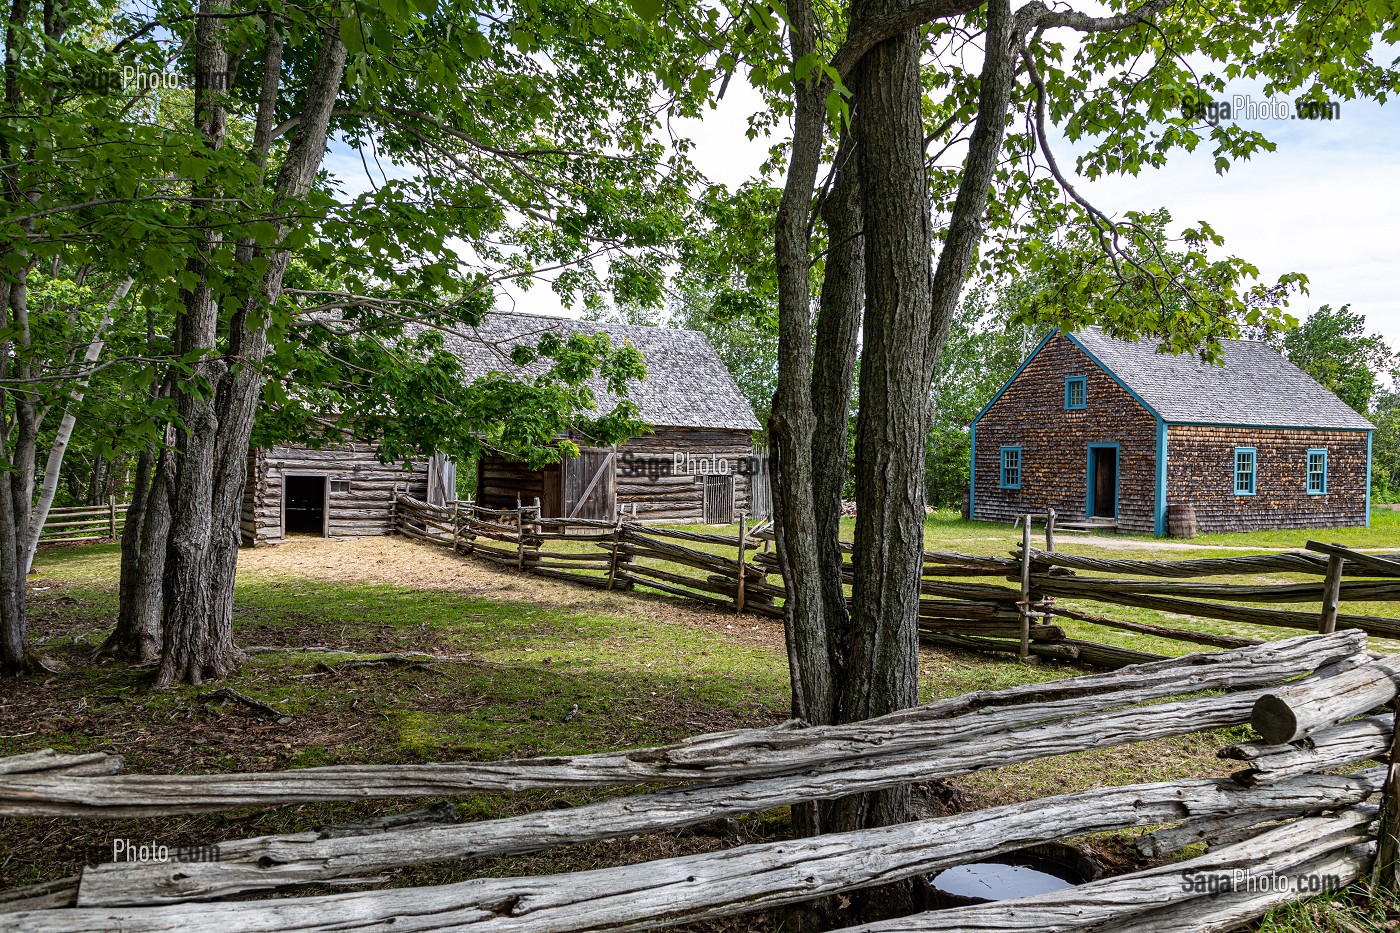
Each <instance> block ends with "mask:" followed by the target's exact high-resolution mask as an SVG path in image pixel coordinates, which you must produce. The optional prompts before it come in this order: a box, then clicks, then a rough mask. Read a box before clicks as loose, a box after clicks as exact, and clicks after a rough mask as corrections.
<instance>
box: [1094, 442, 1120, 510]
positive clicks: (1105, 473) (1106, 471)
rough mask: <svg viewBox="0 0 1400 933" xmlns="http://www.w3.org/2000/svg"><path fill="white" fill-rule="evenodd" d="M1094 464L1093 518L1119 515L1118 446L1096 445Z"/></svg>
mask: <svg viewBox="0 0 1400 933" xmlns="http://www.w3.org/2000/svg"><path fill="white" fill-rule="evenodd" d="M1092 449H1093V464H1094V470H1093V473H1094V477H1093V480H1094V508H1093V515H1092V516H1091V517H1092V518H1117V517H1118V449H1117V448H1116V447H1095V448H1092Z"/></svg>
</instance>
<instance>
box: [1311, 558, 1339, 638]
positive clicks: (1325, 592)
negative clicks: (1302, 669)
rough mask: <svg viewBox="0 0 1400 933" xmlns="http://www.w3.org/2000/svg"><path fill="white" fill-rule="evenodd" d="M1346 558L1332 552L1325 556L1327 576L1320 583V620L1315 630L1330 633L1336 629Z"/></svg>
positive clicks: (1324, 633) (1325, 633)
mask: <svg viewBox="0 0 1400 933" xmlns="http://www.w3.org/2000/svg"><path fill="white" fill-rule="evenodd" d="M1345 564H1346V559H1345V558H1342V557H1338V556H1337V555H1335V554H1333V555H1331V556H1330V557H1328V558H1327V577H1326V579H1325V581H1324V582H1323V585H1322V622H1321V624H1319V625H1318V627H1317V630H1318V632H1319V633H1320V634H1323V635H1330V634H1332V633H1333V632H1335V631H1336V630H1337V611H1338V609H1339V608H1340V607H1341V601H1342V568H1343V565H1345Z"/></svg>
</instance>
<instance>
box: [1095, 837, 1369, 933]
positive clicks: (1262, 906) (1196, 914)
mask: <svg viewBox="0 0 1400 933" xmlns="http://www.w3.org/2000/svg"><path fill="white" fill-rule="evenodd" d="M1375 849H1376V847H1375V846H1374V845H1373V844H1370V843H1367V844H1363V845H1357V846H1351V847H1349V848H1347V849H1343V850H1340V851H1337V852H1331V853H1328V854H1327V855H1325V856H1323V857H1321V858H1318V859H1314V860H1313V861H1310V862H1304V863H1303V864H1301V865H1298V866H1296V867H1295V868H1293V869H1292V870H1291V871H1290V872H1289V874H1288V876H1287V878H1286V882H1287V883H1286V884H1284V885H1283V886H1281V887H1280V888H1278V889H1274V888H1269V889H1268V890H1265V891H1260V890H1259V889H1258V888H1246V889H1244V890H1230V891H1226V892H1223V893H1221V894H1220V895H1219V896H1217V897H1213V898H1202V899H1198V900H1195V901H1191V902H1189V903H1187V904H1185V905H1182V906H1180V907H1166V908H1163V909H1162V910H1151V911H1148V912H1147V913H1145V914H1142V915H1141V916H1140V917H1137V918H1135V919H1134V920H1133V921H1132V922H1129V923H1121V924H1114V927H1113V931H1114V933H1226V931H1234V930H1239V929H1240V928H1241V926H1242V925H1243V924H1244V923H1246V922H1247V921H1250V920H1255V919H1258V918H1259V917H1262V916H1263V915H1264V914H1266V913H1268V912H1269V911H1270V910H1272V909H1274V908H1275V907H1279V906H1282V905H1283V904H1287V903H1289V902H1291V901H1296V900H1301V899H1303V898H1306V897H1312V896H1315V895H1317V894H1319V893H1322V889H1320V888H1319V887H1318V886H1317V883H1318V882H1320V881H1323V880H1326V881H1327V882H1328V884H1327V885H1325V887H1332V886H1334V885H1340V886H1346V885H1348V884H1351V883H1353V882H1354V881H1356V880H1357V879H1358V878H1360V877H1362V876H1363V875H1364V874H1365V871H1366V866H1367V865H1369V864H1371V862H1372V861H1373V860H1374V859H1375ZM1256 876H1257V872H1256Z"/></svg>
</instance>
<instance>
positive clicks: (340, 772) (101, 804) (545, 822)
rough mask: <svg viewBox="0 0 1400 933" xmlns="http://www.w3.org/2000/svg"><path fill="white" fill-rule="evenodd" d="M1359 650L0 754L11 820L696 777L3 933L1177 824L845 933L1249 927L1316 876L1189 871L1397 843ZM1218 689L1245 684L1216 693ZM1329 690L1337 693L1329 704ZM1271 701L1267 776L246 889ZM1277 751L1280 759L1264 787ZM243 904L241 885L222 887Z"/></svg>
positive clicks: (977, 760)
mask: <svg viewBox="0 0 1400 933" xmlns="http://www.w3.org/2000/svg"><path fill="white" fill-rule="evenodd" d="M1365 649H1366V640H1365V636H1364V634H1362V633H1360V632H1356V631H1343V632H1338V633H1334V634H1327V635H1312V636H1304V637H1300V638H1293V639H1288V640H1285V641H1279V642H1269V643H1266V644H1260V645H1251V646H1247V647H1244V648H1239V649H1234V650H1231V651H1224V652H1210V653H1203V654H1195V655H1188V656H1186V657H1182V658H1176V659H1170V660H1166V661H1159V662H1155V663H1152V664H1147V665H1142V666H1139V667H1132V668H1127V669H1124V670H1120V671H1114V672H1110V673H1101V674H1093V675H1088V676H1084V677H1078V678H1074V679H1070V680H1064V681H1058V682H1052V683H1048V684H1032V685H1025V686H1021V687H1015V688H1011V689H1008V690H1000V691H988V692H979V693H974V694H968V695H965V696H962V697H957V698H953V699H949V700H940V701H937V702H935V703H931V704H928V705H926V706H922V707H917V708H914V709H910V710H903V711H901V712H898V713H895V714H892V715H889V716H884V717H880V718H878V719H873V720H868V721H866V722H862V723H855V724H851V725H845V726H826V727H806V726H804V725H802V724H800V723H786V724H783V725H779V726H775V727H770V728H765V729H741V730H733V731H729V732H723V733H716V734H712V735H705V736H698V737H695V738H692V739H687V740H685V741H682V742H678V743H675V744H673V745H668V746H662V747H657V748H649V749H638V750H634V751H622V752H607V753H601V754H594V755H578V756H561V757H554V758H548V759H526V760H517V761H501V762H455V763H444V764H430V765H396V766H392V767H378V766H364V767H352V766H345V767H335V768H309V769H302V770H293V771H287V772H278V773H268V774H241V775H217V774H214V775H126V774H122V773H120V772H119V768H120V759H118V758H115V757H114V756H104V755H57V754H54V753H52V752H49V753H37V754H30V755H23V756H16V757H14V758H9V759H0V814H4V815H26V816H34V815H39V814H54V813H58V814H64V815H80V816H130V815H154V814H167V815H170V814H179V813H189V812H196V811H200V810H208V809H212V808H216V807H217V808H224V807H229V806H249V805H257V806H286V805H295V804H298V803H302V802H306V801H308V800H358V799H364V798H365V797H370V796H414V795H428V794H431V795H442V794H446V795H460V794H469V793H479V792H482V791H499V792H511V791H515V790H528V789H538V788H542V787H554V788H578V787H585V786H593V787H603V786H614V785H638V784H642V785H654V784H656V783H678V784H680V785H681V786H679V787H672V788H668V789H664V790H659V791H658V790H649V791H645V792H642V793H634V794H632V795H629V796H620V797H612V798H608V799H604V800H601V801H598V802H595V803H590V804H585V805H583V806H577V807H566V808H562V809H553V810H544V811H541V812H536V813H529V814H525V815H521V816H511V817H506V818H501V819H491V820H483V821H480V822H474V823H467V824H456V823H442V822H438V821H436V820H433V821H425V820H423V819H418V818H414V817H412V816H410V817H409V818H404V819H395V820H384V821H377V822H376V823H374V824H372V825H370V826H369V827H367V828H361V829H357V830H356V831H355V834H354V835H348V834H346V833H345V832H343V831H334V830H332V831H323V832H314V831H313V832H302V833H292V834H286V835H278V836H264V837H259V838H254V839H242V840H233V841H229V842H222V843H219V845H218V858H217V859H216V860H207V861H191V862H169V863H161V862H148V863H139V862H113V863H108V864H101V865H95V866H89V867H87V868H85V869H83V871H82V873H81V874H80V875H79V876H76V877H74V878H67V879H60V880H58V881H54V882H49V883H46V884H41V885H36V886H33V887H31V888H27V889H21V890H18V891H10V892H0V929H4V930H9V929H14V930H25V931H37V933H60V931H62V933H74V931H96V930H109V929H121V930H124V931H128V933H136V931H152V933H154V931H172V930H177V929H211V930H212V929H217V930H221V931H239V930H264V931H272V930H279V931H280V930H332V929H334V930H356V929H371V928H374V929H382V928H384V927H385V926H387V925H389V924H392V926H393V929H395V930H429V929H443V928H447V927H451V928H453V929H473V930H482V931H505V930H510V931H515V933H532V931H538V933H543V931H553V933H569V931H575V933H583V931H603V930H645V929H655V928H660V927H666V926H672V925H676V924H681V923H691V922H695V921H699V920H705V919H711V918H720V917H729V916H736V915H741V914H744V913H747V912H751V911H755V910H763V909H770V908H774V907H781V906H783V905H787V904H795V903H800V902H803V901H808V900H811V899H814V898H818V897H825V896H829V895H835V894H842V893H846V892H851V891H855V890H859V889H861V888H866V887H870V886H874V885H878V884H883V883H887V882H890V881H893V880H897V879H901V878H912V877H915V876H919V875H924V874H926V873H928V872H932V871H937V870H940V869H943V868H947V867H951V866H954V865H959V864H966V863H969V862H975V861H979V860H985V859H987V858H991V857H994V856H996V855H997V854H999V853H1004V852H1008V851H1012V850H1017V849H1021V848H1025V847H1027V846H1030V845H1034V844H1039V843H1044V842H1053V841H1056V840H1059V839H1063V838H1066V837H1072V836H1078V835H1083V834H1085V833H1091V832H1105V831H1112V830H1119V829H1124V828H1128V827H1163V828H1161V829H1158V830H1157V831H1156V832H1154V833H1153V835H1152V837H1151V841H1150V845H1152V846H1154V847H1155V850H1156V851H1158V852H1159V853H1160V854H1168V853H1170V852H1173V851H1176V850H1177V849H1179V848H1181V847H1183V846H1185V845H1189V844H1192V843H1193V842H1198V841H1201V840H1207V841H1209V842H1211V847H1210V850H1209V851H1208V853H1207V854H1206V855H1204V856H1198V857H1196V858H1192V859H1189V860H1187V861H1184V862H1176V863H1172V864H1169V865H1165V866H1162V867H1159V868H1153V869H1150V870H1148V871H1142V872H1136V873H1133V874H1128V875H1123V876H1119V877H1115V878H1108V879H1104V880H1102V881H1098V882H1093V883H1090V884H1085V885H1080V886H1077V887H1074V888H1071V889H1067V890H1065V891H1060V892H1056V893H1054V894H1050V895H1043V896H1040V897H1036V898H1021V899H1016V900H1014V901H1006V902H998V903H992V904H983V905H976V906H973V907H968V908H960V909H957V910H950V911H939V912H937V913H927V914H915V915H913V916H910V917H904V918H901V919H899V920H894V921H887V922H884V923H879V924H873V925H868V926H863V927H855V928H850V930H849V931H847V933H854V931H856V930H863V931H870V933H875V931H890V933H893V931H906V930H907V931H913V930H928V931H933V930H938V931H944V933H946V931H950V930H956V931H967V933H971V931H974V930H976V931H986V930H993V929H995V930H1011V931H1019V930H1025V931H1031V930H1036V931H1040V930H1089V929H1114V930H1121V929H1140V930H1144V931H1145V930H1159V929H1179V930H1188V929H1206V928H1210V929H1214V928H1217V927H1216V926H1213V924H1218V923H1223V922H1224V921H1223V919H1220V918H1225V917H1231V918H1240V919H1246V920H1247V919H1249V918H1251V917H1254V916H1257V914H1258V913H1259V912H1261V911H1262V910H1264V909H1266V908H1267V907H1268V906H1271V905H1272V904H1274V903H1279V902H1283V901H1287V900H1291V899H1294V898H1297V897H1301V896H1304V895H1305V894H1306V893H1307V892H1306V890H1305V889H1304V888H1303V886H1302V884H1301V883H1296V884H1291V885H1289V886H1285V887H1284V888H1281V889H1271V891H1270V897H1271V898H1273V899H1272V900H1269V901H1267V903H1266V902H1265V901H1262V900H1259V899H1257V898H1252V895H1253V894H1257V893H1258V892H1227V893H1228V895H1229V896H1220V895H1221V892H1220V891H1218V890H1214V891H1207V890H1206V889H1204V888H1202V889H1201V890H1199V891H1196V890H1193V889H1192V888H1191V887H1190V886H1183V885H1182V884H1181V881H1182V878H1183V877H1187V876H1189V875H1191V874H1192V873H1199V874H1201V875H1203V876H1206V875H1214V874H1217V873H1227V874H1228V873H1231V872H1233V871H1234V870H1236V869H1242V868H1246V867H1248V868H1251V869H1253V870H1255V871H1261V872H1270V873H1284V874H1288V875H1290V876H1296V875H1298V874H1300V873H1303V874H1305V873H1307V872H1314V873H1316V872H1324V871H1325V872H1327V873H1329V874H1335V875H1337V876H1338V877H1339V878H1341V879H1345V880H1350V879H1352V878H1356V877H1360V876H1362V875H1363V874H1365V873H1366V872H1367V871H1368V870H1370V869H1371V868H1372V866H1373V865H1374V864H1375V862H1376V856H1375V852H1376V850H1377V848H1378V845H1377V843H1378V840H1382V839H1384V838H1385V834H1386V833H1387V832H1388V831H1391V829H1388V828H1387V826H1386V825H1377V822H1376V821H1377V816H1378V814H1379V813H1382V812H1389V811H1386V810H1385V809H1384V808H1385V807H1390V806H1392V801H1391V797H1395V796H1400V787H1397V785H1396V782H1395V781H1394V780H1393V779H1391V778H1389V777H1388V774H1389V772H1388V771H1387V769H1386V768H1385V767H1371V768H1369V769H1365V770H1361V771H1357V772H1355V773H1351V774H1344V775H1343V774H1327V773H1324V772H1326V771H1331V770H1335V769H1338V768H1342V767H1347V766H1351V765H1354V764H1356V763H1357V762H1361V761H1368V760H1370V761H1377V762H1383V761H1384V760H1385V758H1386V757H1387V749H1388V748H1389V747H1390V743H1391V742H1393V737H1390V736H1388V735H1387V729H1393V718H1391V719H1387V718H1385V717H1384V716H1382V715H1379V714H1377V713H1376V709H1377V705H1378V704H1381V703H1386V702H1393V701H1394V698H1395V696H1396V694H1397V692H1400V657H1390V658H1374V657H1373V656H1372V655H1371V654H1370V653H1369V652H1367V651H1366V650H1365ZM1300 677H1301V679H1299V678H1300ZM1387 685H1388V686H1387ZM1219 690H1228V691H1230V692H1227V693H1225V694H1223V695H1210V696H1203V695H1201V691H1219ZM1319 697H1329V698H1333V699H1332V700H1331V701H1330V702H1329V703H1328V704H1325V707H1320V706H1319V704H1318V703H1317V702H1316V701H1317V698H1319ZM1338 697H1340V698H1343V699H1336V698H1338ZM1173 698H1175V699H1173ZM1162 701H1168V702H1162ZM1271 704H1272V706H1271ZM1279 704H1282V705H1284V706H1287V707H1288V708H1289V709H1291V710H1292V711H1293V714H1294V715H1295V716H1296V717H1298V719H1299V721H1306V722H1308V723H1310V724H1312V728H1311V731H1310V732H1309V734H1308V738H1307V739H1306V740H1304V741H1295V742H1292V743H1287V744H1282V745H1280V744H1277V743H1274V744H1268V739H1267V738H1266V739H1265V740H1264V741H1263V742H1253V743H1242V744H1239V745H1235V746H1231V747H1230V748H1228V749H1224V750H1222V756H1225V757H1230V758H1235V759H1239V760H1245V761H1248V762H1249V763H1250V764H1251V765H1252V766H1253V767H1252V768H1251V771H1252V772H1253V773H1254V778H1255V779H1252V780H1249V779H1244V778H1243V777H1242V776H1241V775H1236V776H1234V777H1232V778H1228V779H1187V780H1179V781H1171V782H1165V783H1156V784H1138V785H1132V786H1128V787H1114V788H1101V789H1097V790H1090V791H1084V792H1080V793H1071V794H1064V795H1058V796H1053V797H1048V798H1044V799H1040V800H1034V801H1029V802H1024V803H1016V804H1011V805H1006V806H998V807H992V808H989V809H984V810H977V811H971V812H964V813H956V814H953V815H950V816H945V817H941V818H937V819H930V820H923V821H919V822H914V823H907V824H902V825H898V826H891V827H885V828H881V829H874V830H863V831H858V832H850V833H843V834H833V835H825V836H820V837H815V838H809V839H797V840H780V841H771V842H760V843H756V844H750V845H743V846H738V847H736V848H731V849H726V850H720V851H713V852H705V853H700V854H695V855H687V856H682V857H675V858H665V859H658V860H653V861H647V862H643V863H640V864H627V865H619V866H613V867H607V868H600V869H594V870H590V871H586V872H576V873H564V874H555V875H544V876H531V877H482V878H477V879H474V880H470V881H464V882H460V883H456V884H447V885H440V886H434V887H412V888H390V889H378V888H372V889H370V890H363V891H358V892H355V893H351V894H331V895H318V896H311V897H291V898H287V897H279V898H272V899H261V900H247V899H246V897H247V895H249V894H253V893H257V892H269V891H274V890H278V889H283V888H289V887H295V886H298V885H305V884H310V883H327V882H330V883H335V882H342V883H344V882H350V881H354V882H357V883H364V882H367V881H371V882H372V881H376V880H382V879H383V878H384V873H386V872H391V871H393V870H395V869H399V868H403V867H407V866H412V865H423V864H429V863H433V862H442V861H450V860H457V859H463V858H469V857H482V856H499V855H507V854H518V853H523V852H535V851H542V850H547V849H552V848H555V847H558V846H565V845H573V844H578V843H582V842H589V841H596V840H600V839H606V838H615V837H619V836H631V835H634V834H636V833H643V832H654V831H658V830H664V829H674V828H676V827H679V826H685V825H691V824H696V823H700V822H706V821H709V820H713V819H716V818H718V817H722V816H734V815H742V814H749V813H757V812H761V811H764V810H769V809H772V808H774V807H778V806H785V805H791V804H794V803H801V802H807V801H813V800H822V799H831V798H835V797H841V796H846V795H849V794H851V793H858V792H863V791H869V790H874V789H879V788H882V787H890V786H895V785H898V784H906V783H909V782H911V781H927V780H931V779H934V778H938V777H945V776H951V775H955V774H963V773H968V772H969V771H974V770H981V769H984V768H988V767H999V766H1002V765H1006V764H1010V763H1013V762H1017V761H1025V760H1029V759H1033V758H1040V757H1045V756H1050V755H1058V754H1064V753H1070V752H1077V751H1083V750H1087V749H1091V748H1106V747H1111V746H1115V745H1122V744H1126V743H1131V742H1137V741H1143V740H1147V739H1150V738H1159V737H1165V736H1174V735H1182V734H1186V733H1191V732H1198V731H1202V730H1207V729H1212V728H1217V727H1220V726H1225V725H1241V724H1244V723H1247V722H1253V723H1254V724H1255V725H1256V727H1257V726H1259V725H1260V724H1261V723H1262V722H1264V721H1265V719H1266V718H1267V717H1266V716H1264V714H1262V713H1261V712H1260V711H1261V710H1262V709H1266V708H1274V707H1277V706H1278V705H1279ZM1358 716H1361V717H1364V718H1361V719H1357V718H1356V717H1358ZM1261 717H1263V718H1261ZM1289 756H1292V757H1291V758H1290V757H1289ZM1300 756H1306V760H1307V769H1306V770H1303V771H1299V770H1297V769H1296V760H1298V759H1299V757H1300ZM1275 764H1277V765H1279V767H1280V770H1281V771H1287V772H1288V773H1286V774H1284V773H1279V774H1277V775H1274V776H1273V777H1271V778H1270V779H1268V780H1260V779H1258V775H1259V773H1261V772H1263V771H1267V770H1269V769H1272V768H1274V766H1275ZM1391 770H1392V771H1393V770H1394V769H1391ZM1378 802H1379V803H1380V804H1381V809H1378V807H1377V803H1378ZM1235 895H1239V896H1235ZM1246 895H1251V896H1246ZM235 896H237V897H239V898H245V899H240V900H236V901H229V900H227V899H228V898H231V897H235ZM1237 922H1238V921H1237ZM1192 924H1195V925H1194V926H1193V925H1192ZM1220 928H1221V929H1223V928H1224V927H1220Z"/></svg>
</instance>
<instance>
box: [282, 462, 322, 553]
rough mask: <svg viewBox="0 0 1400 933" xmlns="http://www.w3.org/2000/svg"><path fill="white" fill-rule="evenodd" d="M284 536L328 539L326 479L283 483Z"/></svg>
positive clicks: (291, 478)
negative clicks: (317, 536) (309, 536)
mask: <svg viewBox="0 0 1400 933" xmlns="http://www.w3.org/2000/svg"><path fill="white" fill-rule="evenodd" d="M282 534H284V535H319V536H321V537H323V538H324V537H325V536H326V478H325V477H324V476H286V477H283V479H282Z"/></svg>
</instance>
